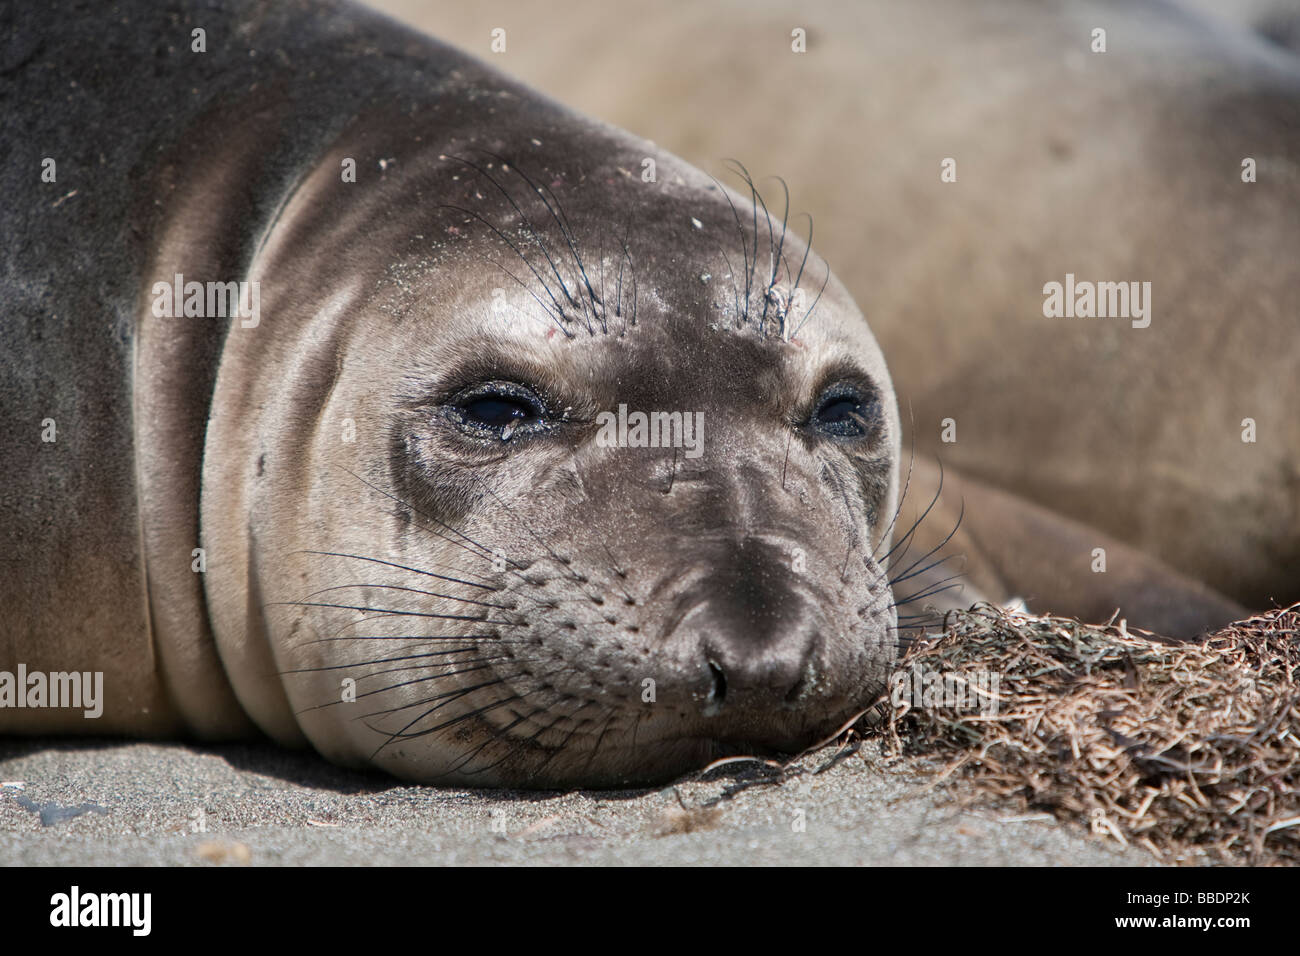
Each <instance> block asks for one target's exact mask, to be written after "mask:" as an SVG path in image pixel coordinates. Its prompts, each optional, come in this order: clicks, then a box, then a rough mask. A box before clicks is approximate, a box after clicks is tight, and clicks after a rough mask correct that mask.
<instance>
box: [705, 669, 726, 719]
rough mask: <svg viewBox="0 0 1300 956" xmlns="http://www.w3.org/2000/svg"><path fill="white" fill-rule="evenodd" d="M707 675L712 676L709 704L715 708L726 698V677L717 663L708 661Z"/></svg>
mask: <svg viewBox="0 0 1300 956" xmlns="http://www.w3.org/2000/svg"><path fill="white" fill-rule="evenodd" d="M709 673H711V674H712V675H713V691H712V692H711V693H710V694H709V703H711V704H713V705H714V706H715V707H716V706H719V705H721V703H722V701H723V700H724V699H725V698H726V696H727V675H726V674H724V673H723V672H722V668H721V667H720V666H719V665H718V662H717V661H712V660H711V661H709Z"/></svg>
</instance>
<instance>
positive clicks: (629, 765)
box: [0, 4, 899, 785]
mask: <svg viewBox="0 0 1300 956" xmlns="http://www.w3.org/2000/svg"><path fill="white" fill-rule="evenodd" d="M117 13H118V14H119V16H117V17H114V18H109V19H107V20H105V21H102V22H99V23H91V24H81V25H78V26H77V27H76V29H74V30H73V31H72V35H71V36H70V37H68V38H66V39H64V40H60V41H59V42H58V43H57V44H53V45H50V44H46V43H43V42H41V40H40V37H41V36H42V35H43V34H42V33H41V31H40V30H39V28H38V27H37V26H36V25H34V24H27V23H20V24H19V25H18V29H17V31H16V35H17V36H18V37H19V39H20V42H19V44H18V47H19V49H17V50H13V49H11V50H10V51H9V54H10V56H11V57H12V58H13V59H12V62H11V63H10V64H8V65H9V68H10V70H11V71H12V72H13V73H14V74H15V75H16V77H17V83H16V88H15V92H14V97H15V100H16V101H17V102H19V103H25V104H35V103H42V102H49V101H50V97H51V96H52V95H53V94H52V91H53V90H55V89H58V88H60V87H62V86H64V85H66V86H68V87H70V88H75V89H77V90H78V91H79V93H78V94H77V96H78V97H84V98H85V102H84V104H83V105H81V106H79V107H77V108H75V109H73V111H72V113H71V114H69V113H67V112H61V114H60V116H59V117H58V121H57V122H54V121H51V120H50V119H49V117H48V115H47V114H45V113H43V112H42V111H41V110H39V109H31V108H26V109H25V110H24V112H23V114H22V116H21V117H20V118H19V119H17V120H16V121H10V123H11V125H10V127H9V129H7V131H6V137H5V138H6V141H7V142H9V143H12V144H16V146H17V148H18V149H19V150H20V151H21V152H22V154H23V155H24V156H25V158H26V159H27V160H28V161H29V165H30V170H31V173H32V175H31V176H27V175H26V174H23V176H22V177H20V176H18V175H17V174H14V173H13V172H12V171H11V170H7V171H6V176H12V177H13V178H12V179H10V180H9V181H8V182H9V184H10V185H12V187H13V191H14V193H15V194H16V195H18V196H19V197H20V201H19V202H18V203H17V204H15V205H14V206H11V207H8V211H7V212H6V215H7V217H8V219H9V221H8V223H7V224H6V232H7V234H10V235H18V236H23V237H25V241H24V242H23V243H21V244H20V245H19V246H18V247H17V248H16V249H14V250H13V252H12V257H11V260H10V265H9V267H8V268H7V271H6V274H5V299H6V308H7V310H8V311H7V315H6V320H5V335H6V345H7V349H6V354H7V355H9V356H11V357H13V358H12V361H9V362H8V363H7V365H6V369H5V371H6V375H5V379H4V396H5V402H6V406H7V407H8V408H9V409H10V410H11V411H12V414H11V416H10V417H11V418H12V419H14V420H15V421H21V422H26V423H28V424H29V425H30V428H27V429H26V431H24V432H22V433H21V434H20V433H19V432H18V431H17V430H15V431H13V432H10V433H9V434H7V435H6V437H5V441H6V442H7V444H6V447H5V449H4V461H5V467H6V479H7V480H6V487H7V489H8V495H7V497H6V499H5V507H6V511H5V514H4V520H5V527H6V534H7V535H9V536H10V538H11V540H13V541H15V542H16V544H17V547H16V548H12V549H10V551H9V553H8V555H7V557H8V559H9V568H8V570H9V573H8V574H7V575H6V579H5V586H6V587H7V588H8V589H9V591H8V593H7V594H6V599H7V606H9V607H11V608H14V609H15V613H14V614H12V615H11V619H10V621H9V623H8V625H7V628H8V636H7V643H6V646H5V655H4V658H3V663H5V664H8V663H9V662H10V661H13V662H15V663H18V662H21V663H22V664H23V665H24V666H25V667H26V668H28V669H29V670H32V671H42V670H43V671H47V672H54V671H67V670H72V669H75V670H77V671H85V672H103V673H104V676H105V681H104V683H105V688H106V701H105V708H104V712H103V716H102V717H101V718H99V722H98V723H97V724H95V725H94V727H93V728H92V729H94V730H97V731H114V732H121V731H128V732H136V733H140V732H145V733H157V732H166V731H174V730H180V729H184V730H187V731H189V732H192V733H196V734H199V735H201V736H205V737H212V738H219V737H228V736H232V735H238V734H242V733H246V732H248V731H249V730H250V729H252V728H253V727H256V728H259V729H260V730H262V731H264V732H265V733H267V734H269V735H271V736H272V737H274V738H275V739H277V740H280V741H282V742H284V743H287V744H302V743H305V742H310V743H311V744H312V745H314V746H315V747H316V748H317V749H319V750H320V751H321V752H322V753H324V754H326V755H327V756H329V757H331V758H333V759H335V760H338V761H340V762H343V763H348V764H353V765H375V766H379V767H383V768H385V769H388V770H391V771H392V772H394V773H397V774H400V775H402V776H406V777H410V778H414V779H421V780H435V781H456V782H470V783H480V784H498V783H509V784H522V785H548V784H556V783H563V784H572V783H589V784H612V783H620V782H625V781H643V780H649V779H659V778H663V777H666V776H671V775H672V774H675V773H678V772H681V771H682V770H684V769H688V768H691V767H695V766H699V765H701V764H702V763H704V762H706V761H707V760H709V759H711V758H714V757H716V756H719V755H723V754H727V753H735V752H752V751H755V750H759V751H762V750H785V751H788V750H792V749H797V748H798V747H800V746H803V745H806V744H808V743H812V742H814V741H815V740H817V739H819V738H820V737H821V736H823V735H825V734H826V733H827V732H830V731H834V730H835V729H836V728H837V727H838V726H840V725H841V724H842V723H844V722H845V721H846V720H848V719H851V718H852V717H853V716H854V715H855V714H856V713H857V712H858V711H859V710H861V708H862V707H864V706H865V705H866V704H867V703H869V702H870V699H871V698H872V697H873V696H874V694H875V693H876V692H877V691H878V690H879V688H880V687H881V686H882V685H883V681H884V679H885V676H886V674H887V667H888V662H889V660H890V659H891V658H892V657H893V655H894V653H895V650H896V646H895V645H896V642H897V634H896V619H897V612H896V610H895V606H894V598H893V595H892V592H891V589H890V585H889V580H888V575H887V573H886V571H885V568H884V564H885V562H884V554H885V552H887V550H888V548H889V543H890V538H891V533H892V529H893V522H894V520H895V518H896V515H897V499H898V486H897V480H898V457H899V444H898V441H899V423H898V418H897V408H896V405H895V402H894V399H893V389H892V385H891V384H890V381H889V376H888V372H887V370H886V367H885V363H884V360H883V358H882V356H881V354H880V351H879V349H878V347H877V346H876V344H875V342H874V339H873V338H872V336H871V333H870V330H869V329H868V327H867V325H866V323H865V321H864V320H863V319H862V317H861V314H860V313H858V312H857V310H856V308H855V306H854V305H853V303H852V301H851V300H850V299H849V297H848V296H847V294H846V293H845V292H844V290H843V288H842V287H841V286H840V285H839V284H838V283H837V282H836V281H835V280H834V279H833V278H832V277H831V276H830V275H829V272H828V271H827V270H826V268H825V266H824V264H823V263H821V262H820V260H819V259H817V258H816V257H814V256H810V255H809V253H808V250H807V248H806V247H805V246H804V245H803V244H802V243H801V242H799V241H798V240H797V239H796V238H795V237H794V235H793V233H791V232H788V231H787V229H786V227H785V224H784V222H783V221H782V219H781V218H778V217H776V216H773V215H771V214H769V212H768V210H767V209H766V208H764V207H763V206H762V204H761V202H758V203H757V204H756V203H755V200H756V199H757V196H756V194H753V193H751V194H750V195H735V194H731V193H729V192H727V191H726V190H724V189H723V188H722V187H721V186H720V185H719V184H717V183H716V182H714V181H713V180H711V179H710V178H709V177H706V176H704V175H703V174H701V173H699V172H698V171H696V170H694V169H692V168H690V167H689V166H687V165H685V164H684V163H682V162H680V161H679V160H677V159H676V158H675V157H673V156H671V155H669V154H666V153H664V152H662V151H659V150H656V149H654V148H653V147H652V146H650V145H649V144H647V143H644V142H642V141H640V140H637V139H635V138H633V137H631V136H628V135H627V134H624V133H622V132H620V131H618V130H615V129H613V128H610V127H606V126H603V125H601V124H598V123H594V122H592V121H589V120H585V119H583V118H581V117H579V116H577V115H575V114H573V113H570V112H569V111H567V110H565V109H563V108H561V107H559V106H557V105H555V104H553V103H551V102H549V101H546V100H545V99H543V98H541V97H539V96H536V95H535V94H533V93H531V92H530V91H529V90H527V89H526V88H524V87H522V86H519V85H518V84H515V83H513V82H511V81H509V80H506V79H505V78H503V77H501V76H500V75H498V74H496V73H494V72H492V71H490V70H488V69H486V68H485V67H483V66H481V65H480V64H478V63H476V62H475V61H473V60H470V59H468V58H466V57H464V56H462V55H460V54H457V53H455V52H454V51H452V50H450V49H449V48H447V47H444V46H442V45H440V44H438V43H436V42H435V41H432V40H429V39H427V38H424V37H420V36H417V35H415V34H412V33H409V32H406V31H403V30H400V29H398V28H396V27H395V26H394V25H392V24H390V23H389V22H387V21H385V20H382V19H380V18H377V17H374V16H371V15H369V14H366V13H364V12H362V11H359V10H356V9H352V8H343V7H334V6H330V5H311V6H304V7H301V8H298V7H294V6H286V7H282V8H273V9H272V10H266V9H264V8H262V7H260V6H256V5H240V4H235V5H232V6H231V7H229V8H228V9H225V10H222V11H220V12H218V13H212V12H209V11H208V8H206V7H198V6H196V7H194V8H186V7H182V8H181V10H180V12H179V13H169V14H157V13H155V12H154V11H153V10H152V8H151V7H150V6H149V5H147V4H139V5H133V4H124V5H122V6H120V7H119V8H117ZM24 16H25V15H24ZM196 30H203V31H204V34H205V36H206V49H205V51H204V52H198V51H197V50H196V49H192V48H191V42H192V41H191V38H192V37H195V36H196V34H195V31H196ZM145 37H147V38H150V40H151V41H152V42H153V43H154V44H155V45H153V46H149V44H148V43H144V42H143V41H142V38H145ZM24 38H26V40H24ZM160 38H165V39H160ZM27 41H30V42H27ZM24 42H27V45H26V46H24V45H23V44H24ZM122 48H129V49H135V50H139V49H142V48H143V49H147V50H150V51H151V54H152V55H151V56H147V57H140V58H131V57H127V58H121V57H119V56H118V55H117V54H116V53H114V52H111V51H117V50H120V49H122ZM105 51H110V52H105ZM182 77H184V80H183V81H182V79H181V78H182ZM60 109H61V110H62V109H63V108H62V107H61V108H60ZM100 115H102V116H103V119H102V125H100V126H98V127H96V126H95V125H94V124H93V123H92V121H91V120H90V117H93V116H100ZM159 117H165V122H160V121H159ZM24 122H26V123H29V124H31V125H32V126H33V127H34V128H32V129H29V130H25V131H24V130H22V129H20V128H19V127H20V126H21V124H22V123H24ZM87 123H91V124H92V125H91V126H90V127H89V133H90V134H91V135H89V136H87V132H88V130H87V126H86V124H87ZM42 124H44V125H42ZM110 130H112V131H113V135H111V136H110V135H109V131H110ZM24 133H25V134H26V135H23V134H24ZM40 153H49V154H51V155H52V156H53V157H54V158H55V159H56V161H57V168H58V173H57V180H56V183H42V182H41V181H40V179H39V176H38V173H39V169H40V158H41V157H40V156H39V155H38V154H40ZM18 165H22V164H21V163H19V164H18ZM652 168H653V172H652V173H651V174H649V175H643V173H644V171H646V170H649V169H652ZM56 184H57V188H51V187H55V186H56ZM65 217H66V218H65ZM74 270H75V271H74ZM50 342H52V343H53V346H52V347H46V343H50ZM45 418H50V419H53V420H54V422H55V423H56V433H55V434H54V435H53V436H52V440H49V441H46V442H43V443H42V442H41V441H40V434H41V433H40V430H39V425H40V424H41V421H42V420H43V419H45ZM69 502H70V503H71V506H70V507H69V506H68V504H67V503H69ZM14 714H18V715H19V717H18V718H17V719H15V718H14V717H13V716H12V715H14ZM28 715H34V716H28ZM0 719H4V720H5V726H6V727H7V728H8V729H20V730H23V731H37V730H71V729H76V730H84V729H86V724H85V723H83V722H79V721H77V719H76V718H75V717H70V716H69V715H68V713H67V712H66V711H60V710H58V709H44V710H25V711H22V712H21V713H20V712H19V711H16V710H6V711H0Z"/></svg>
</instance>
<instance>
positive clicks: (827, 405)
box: [809, 384, 880, 439]
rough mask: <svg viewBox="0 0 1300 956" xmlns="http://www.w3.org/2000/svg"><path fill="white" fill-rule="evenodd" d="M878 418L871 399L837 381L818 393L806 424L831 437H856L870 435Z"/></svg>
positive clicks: (876, 409)
mask: <svg viewBox="0 0 1300 956" xmlns="http://www.w3.org/2000/svg"><path fill="white" fill-rule="evenodd" d="M879 418H880V411H879V407H878V406H877V404H876V402H875V399H874V398H870V397H867V396H865V395H863V393H862V392H861V391H860V390H859V389H858V388H856V387H854V386H852V385H848V384H840V385H832V386H831V387H830V388H828V389H826V390H825V391H824V392H822V394H821V397H820V398H818V399H817V408H816V411H814V412H813V414H812V419H811V420H810V421H809V424H810V425H812V427H813V428H815V429H816V430H817V431H819V432H821V433H822V434H823V435H828V436H830V437H831V438H845V439H858V438H866V437H868V436H869V435H871V434H873V433H874V432H875V431H876V429H877V427H878V426H879Z"/></svg>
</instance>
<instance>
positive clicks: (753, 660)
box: [683, 543, 818, 716]
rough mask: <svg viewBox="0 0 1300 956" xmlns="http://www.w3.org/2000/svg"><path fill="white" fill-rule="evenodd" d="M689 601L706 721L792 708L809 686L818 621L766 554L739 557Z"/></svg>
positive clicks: (754, 550)
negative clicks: (721, 715)
mask: <svg viewBox="0 0 1300 956" xmlns="http://www.w3.org/2000/svg"><path fill="white" fill-rule="evenodd" d="M730 557H731V560H728V561H726V562H725V563H723V564H721V565H720V566H718V567H717V569H716V570H715V571H714V572H713V573H712V574H710V575H709V576H708V577H707V578H706V579H705V580H704V581H702V582H700V585H699V587H698V589H697V590H695V592H694V594H693V595H692V596H691V597H690V603H691V604H693V605H694V608H693V610H692V611H691V613H690V614H689V615H688V616H687V618H686V620H685V621H684V622H683V623H684V624H685V626H686V630H687V632H688V633H689V635H690V637H691V638H692V639H693V640H694V641H695V645H696V647H697V648H698V650H697V652H696V654H697V656H696V658H695V659H696V661H697V662H698V665H697V666H698V668H699V674H700V677H699V678H698V683H697V684H696V686H697V687H699V688H702V689H703V688H707V691H706V693H705V695H704V700H703V704H702V707H703V711H704V713H705V715H706V716H712V715H714V714H719V713H721V712H722V711H723V710H724V709H726V710H727V711H729V712H732V713H737V714H743V713H746V712H757V711H771V710H773V709H777V708H782V707H786V708H788V707H792V706H794V705H795V704H796V703H797V702H798V701H799V698H800V696H801V694H802V692H803V691H804V689H805V688H806V687H807V686H808V684H809V681H808V676H809V670H810V665H811V661H812V657H813V652H814V650H815V648H816V644H817V636H818V634H817V625H816V615H815V613H813V608H812V607H810V606H809V603H808V601H807V599H806V598H805V597H804V596H803V595H801V594H800V593H799V592H798V591H797V590H796V589H794V588H793V587H792V586H791V579H790V572H789V570H788V569H787V568H785V567H784V566H783V565H782V564H781V563H780V561H779V560H778V559H777V558H776V557H775V556H774V555H772V554H770V553H769V549H765V548H761V547H755V546H754V545H753V543H751V544H750V546H749V547H745V548H741V549H738V551H737V552H736V553H733V554H732V555H731V556H730Z"/></svg>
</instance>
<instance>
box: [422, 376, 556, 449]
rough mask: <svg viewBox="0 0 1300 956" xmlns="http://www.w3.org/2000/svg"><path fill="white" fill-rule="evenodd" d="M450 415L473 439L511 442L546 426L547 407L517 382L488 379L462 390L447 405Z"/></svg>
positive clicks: (534, 394) (533, 393)
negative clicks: (511, 439)
mask: <svg viewBox="0 0 1300 956" xmlns="http://www.w3.org/2000/svg"><path fill="white" fill-rule="evenodd" d="M444 411H445V413H446V415H447V417H448V418H450V419H451V420H452V421H453V422H455V423H456V424H457V425H458V426H459V427H460V430H461V431H463V432H465V433H466V434H468V435H470V436H472V437H474V438H495V439H497V440H498V441H509V440H510V438H511V437H513V436H514V435H516V434H519V433H526V432H533V431H538V430H540V429H542V428H544V427H545V425H546V406H545V404H544V403H543V402H542V400H541V399H540V398H539V397H538V396H537V394H536V393H535V392H533V391H532V390H531V389H528V388H525V387H524V386H522V385H516V384H515V383H514V382H486V383H484V384H482V385H475V386H472V387H470V388H467V389H464V390H462V391H461V392H460V393H459V394H458V395H457V396H456V397H455V398H453V399H452V400H451V402H450V403H449V404H448V405H445V406H444Z"/></svg>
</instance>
